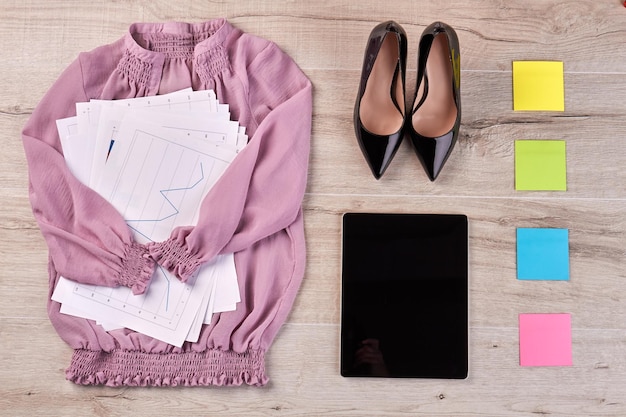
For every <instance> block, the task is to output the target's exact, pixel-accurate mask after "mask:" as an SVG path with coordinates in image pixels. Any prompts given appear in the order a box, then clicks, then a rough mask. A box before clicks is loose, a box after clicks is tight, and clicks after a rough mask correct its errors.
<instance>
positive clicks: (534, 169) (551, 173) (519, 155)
mask: <svg viewBox="0 0 626 417" xmlns="http://www.w3.org/2000/svg"><path fill="white" fill-rule="evenodd" d="M566 172H567V170H566V158H565V141H564V140H516V141H515V189H516V190H523V191H526V190H535V191H536V190H542V191H565V190H567V175H566Z"/></svg>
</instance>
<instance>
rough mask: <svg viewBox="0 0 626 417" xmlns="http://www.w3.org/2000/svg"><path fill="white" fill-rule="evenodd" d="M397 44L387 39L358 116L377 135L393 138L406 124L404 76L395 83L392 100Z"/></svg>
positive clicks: (390, 38) (393, 37) (388, 37)
mask: <svg viewBox="0 0 626 417" xmlns="http://www.w3.org/2000/svg"><path fill="white" fill-rule="evenodd" d="M398 54H399V52H398V40H397V38H396V36H395V35H393V34H388V35H387V36H385V40H384V41H383V44H382V45H381V46H380V51H379V52H378V56H377V58H376V61H375V62H374V67H373V68H372V72H371V73H370V76H369V78H368V80H367V85H366V86H365V92H364V93H363V97H362V98H361V106H360V113H359V116H360V118H361V123H362V124H363V127H365V129H367V130H368V131H369V132H371V133H374V134H376V135H381V136H382V135H391V134H393V133H396V132H397V131H398V130H400V128H401V127H402V123H403V121H404V94H403V85H402V78H401V74H398V80H397V82H396V91H395V95H396V96H395V99H396V102H397V103H398V106H399V107H400V111H398V108H397V107H396V105H395V104H394V102H393V100H392V98H391V94H390V93H391V85H392V83H393V77H394V73H395V70H396V67H397V66H398Z"/></svg>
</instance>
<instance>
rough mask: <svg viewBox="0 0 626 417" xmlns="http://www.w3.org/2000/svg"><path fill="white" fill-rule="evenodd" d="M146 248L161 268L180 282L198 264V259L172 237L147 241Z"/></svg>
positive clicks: (191, 274)
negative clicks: (151, 241)
mask: <svg viewBox="0 0 626 417" xmlns="http://www.w3.org/2000/svg"><path fill="white" fill-rule="evenodd" d="M148 248H149V250H150V255H151V256H152V258H153V259H154V260H155V261H156V262H157V263H158V264H159V265H161V266H162V267H163V268H165V269H167V270H168V271H170V272H172V273H173V274H174V275H176V276H177V277H178V278H179V279H180V280H181V281H182V282H186V281H187V280H188V279H189V278H191V277H192V276H193V274H194V272H196V270H197V269H198V267H199V266H200V261H199V260H198V259H196V258H195V257H194V255H192V254H191V253H189V251H188V250H187V248H186V247H184V246H181V245H180V244H179V243H178V241H176V240H174V239H168V240H166V241H165V242H155V243H149V244H148Z"/></svg>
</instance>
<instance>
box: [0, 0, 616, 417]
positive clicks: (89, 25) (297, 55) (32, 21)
mask: <svg viewBox="0 0 626 417" xmlns="http://www.w3.org/2000/svg"><path fill="white" fill-rule="evenodd" d="M215 17H227V18H228V19H229V20H230V21H231V22H232V23H233V24H234V25H235V26H237V27H239V28H241V29H243V30H245V31H248V32H250V33H253V34H256V35H259V36H263V37H266V38H268V39H271V40H273V41H275V42H276V43H278V44H279V45H280V46H281V47H282V48H283V49H284V50H285V51H286V52H287V53H289V54H290V55H291V56H292V57H293V58H294V60H295V61H296V62H297V63H298V64H299V65H300V66H301V67H302V69H303V70H304V71H305V72H306V74H307V75H308V76H309V77H310V78H311V80H312V82H313V84H314V88H315V92H314V97H315V98H314V100H315V101H314V115H313V136H312V150H311V161H310V162H311V163H310V172H309V184H308V191H307V194H306V197H305V202H304V207H305V216H306V217H305V219H306V233H307V239H308V264H307V270H306V277H305V280H304V284H303V285H302V288H301V291H300V293H299V296H298V298H297V301H296V304H295V306H294V308H293V311H292V313H291V315H290V317H289V319H288V322H287V323H286V324H285V326H284V327H283V328H282V330H281V332H280V334H279V336H278V337H277V339H276V341H275V343H274V345H273V346H272V348H271V349H270V352H269V356H268V363H267V369H268V374H269V376H270V378H271V381H270V383H269V385H268V386H266V387H264V388H252V387H235V388H194V389H191V388H174V389H172V388H170V389H167V388H162V389H155V388H152V389H145V388H128V389H112V388H106V387H96V388H94V387H90V388H89V387H87V388H85V387H80V386H76V385H73V384H72V383H70V382H67V381H65V379H64V369H65V367H66V366H67V365H68V364H69V360H70V356H71V349H70V348H69V347H68V346H67V345H65V344H64V343H63V342H62V341H61V340H60V338H59V337H58V336H57V335H56V333H55V331H54V330H53V328H52V326H51V325H50V323H49V321H48V319H47V315H46V309H45V306H46V297H47V293H48V284H47V279H46V277H47V269H46V263H47V249H46V246H45V244H44V241H43V239H42V237H41V234H40V232H39V229H38V227H37V225H36V223H35V221H34V219H33V216H32V213H31V209H30V205H29V201H28V195H27V188H28V178H27V167H26V161H25V157H24V153H23V149H22V145H21V139H20V132H21V129H22V127H23V125H24V123H25V122H26V120H27V119H28V117H29V115H30V113H31V111H32V110H33V108H34V106H35V105H36V104H37V102H38V101H39V100H40V99H41V97H42V96H43V94H44V93H45V92H46V90H47V89H48V88H49V87H50V85H51V84H52V83H53V82H54V81H55V80H56V78H57V77H58V76H59V74H60V72H61V71H62V70H63V69H64V68H65V67H66V66H67V65H68V64H69V63H70V62H71V61H72V60H73V59H75V58H76V56H77V54H78V53H79V52H81V51H85V50H90V49H92V48H94V47H97V46H99V45H102V44H105V43H108V42H111V41H114V40H116V39H118V38H119V37H121V36H122V34H123V33H124V32H125V31H126V30H127V28H128V26H129V24H131V23H133V22H136V21H147V22H151V21H168V20H178V21H190V22H195V21H202V20H207V19H211V18H215ZM387 19H393V20H396V21H397V22H399V23H401V24H402V25H403V26H404V28H405V29H406V30H407V33H408V37H409V73H408V80H409V82H408V85H409V87H410V88H413V85H414V82H415V76H416V71H415V69H416V55H417V47H416V45H417V41H418V39H419V36H420V34H421V31H422V30H423V29H424V28H425V27H426V26H427V25H428V24H429V23H431V22H433V21H435V20H442V21H445V22H447V23H449V24H450V25H452V26H453V27H455V28H456V30H457V32H458V34H459V38H460V42H461V55H462V56H461V59H462V66H461V68H462V102H463V126H462V131H461V136H460V139H459V142H458V144H457V145H456V148H455V150H454V152H453V153H452V156H451V157H450V159H449V161H448V163H447V165H446V167H445V168H444V170H443V172H442V174H441V176H440V177H439V178H438V179H437V181H436V182H434V183H430V182H429V181H428V179H427V177H426V175H425V173H424V172H423V170H422V168H421V167H420V165H419V163H418V161H417V159H416V157H415V155H414V154H413V151H412V149H411V148H410V146H409V143H408V141H407V142H406V143H404V144H403V145H402V147H401V148H400V150H399V152H398V154H397V156H396V158H395V159H394V161H393V163H392V165H391V167H390V168H389V170H388V171H387V173H386V174H385V176H384V177H383V179H382V180H380V181H376V180H374V178H373V177H372V176H371V174H370V172H369V170H368V168H367V166H366V164H365V162H364V160H363V157H362V156H361V153H360V151H359V148H358V145H357V143H356V140H355V138H354V133H353V126H352V109H353V105H354V99H355V96H356V90H357V85H358V82H359V77H360V67H361V62H362V59H363V51H364V48H365V42H366V40H367V36H368V35H369V32H370V30H371V29H372V28H373V27H374V26H375V25H376V24H377V23H379V22H381V21H384V20H387ZM0 45H2V48H1V49H0V74H1V76H0V97H2V102H1V103H0V137H1V140H2V143H3V146H4V148H3V149H4V151H3V152H2V153H0V175H1V178H2V181H1V182H0V198H1V200H2V204H1V205H0V300H1V302H0V414H1V415H6V416H16V415H24V416H35V415H37V416H39V415H55V416H58V415H63V416H87V415H99V416H127V415H133V416H143V415H145V416H152V415H168V416H170V415H188V416H191V415H194V416H195V415H211V416H217V415H241V416H252V415H264V416H278V415H280V416H296V415H297V416H322V415H324V416H348V415H349V416H365V415H371V416H391V415H407V416H409V415H410V416H412V415H427V416H434V415H464V416H487V415H493V416H505V415H511V416H522V415H535V414H547V415H557V416H590V415H594V416H599V415H607V416H609V415H610V416H617V415H626V272H625V271H626V268H625V266H624V258H625V255H626V238H625V233H626V151H625V147H624V143H625V140H626V69H625V68H626V8H624V7H623V6H622V4H621V0H603V1H599V0H580V1H565V0H533V1H513V0H473V1H440V2H434V1H426V0H403V1H386V2H376V1H372V0H361V1H329V0H320V1H315V2H309V1H299V0H296V1H281V2H274V1H270V0H253V1H229V0H227V1H221V2H204V1H191V0H186V1H163V0H151V1H144V0H136V1H113V0H107V1H102V2H80V1H69V0H63V1H44V0H22V1H16V0H4V1H3V2H2V5H0ZM513 60H560V61H563V62H564V66H565V112H563V113H522V112H514V111H513V110H512V97H511V94H512V82H511V62H512V61H513ZM515 139H562V140H565V141H566V143H567V177H568V180H567V184H568V190H567V191H566V192H520V191H515V189H514V147H513V146H514V140H515ZM346 211H377V212H382V211H389V212H403V213H404V212H416V213H446V212H461V213H464V214H467V215H468V217H469V219H470V269H471V277H470V278H471V285H470V341H471V349H470V350H471V353H470V377H469V378H468V379H467V380H464V381H445V380H385V379H378V380H369V379H344V378H342V377H341V376H340V375H339V363H338V357H339V317H340V307H339V289H340V220H341V214H342V213H344V212H346ZM518 227H558V228H568V229H569V231H570V235H569V239H570V241H569V245H570V269H571V280H570V281H569V282H521V281H518V280H517V279H516V258H515V255H516V250H515V232H516V228H518ZM525 312H526V313H529V312H567V313H571V314H572V338H573V363H574V364H573V366H571V367H558V368H522V367H520V366H519V347H518V325H517V320H518V314H519V313H525Z"/></svg>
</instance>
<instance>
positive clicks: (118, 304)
mask: <svg viewBox="0 0 626 417" xmlns="http://www.w3.org/2000/svg"><path fill="white" fill-rule="evenodd" d="M77 113H78V116H77V117H76V118H74V119H72V120H70V119H67V120H63V121H59V122H58V128H59V132H60V134H61V132H68V131H69V130H68V129H70V128H71V129H74V130H73V132H74V133H75V134H76V135H78V134H79V133H77V132H80V135H82V137H83V139H84V140H86V141H88V142H90V143H89V145H85V144H81V145H80V146H73V142H69V143H68V150H69V151H68V152H67V154H66V159H67V160H68V165H71V164H73V163H75V160H76V158H80V157H82V158H83V159H85V160H89V159H90V157H91V164H90V168H91V173H90V174H91V175H88V178H89V181H88V182H89V184H90V186H92V188H94V189H95V190H96V191H97V192H99V193H100V194H101V195H102V196H103V197H104V198H106V199H107V200H108V201H109V202H111V203H112V204H113V206H115V207H116V208H117V209H118V210H119V211H120V213H121V214H122V215H123V216H124V218H125V219H126V220H127V223H128V225H129V227H130V228H131V229H132V230H133V232H134V234H135V238H136V240H137V241H138V242H141V243H147V242H150V241H163V240H166V239H167V238H168V237H169V235H170V233H171V231H172V230H173V228H175V227H177V226H182V225H190V224H195V223H196V222H197V216H198V208H199V206H200V203H201V201H202V200H203V199H204V197H205V196H206V194H207V192H208V191H209V190H210V188H211V187H212V186H213V185H214V184H215V182H216V181H217V180H218V178H219V177H220V176H221V174H222V173H223V172H224V171H225V169H226V168H227V167H228V165H229V164H230V162H231V161H232V160H233V159H234V158H235V157H236V155H237V152H239V150H241V149H242V148H243V146H245V144H246V143H247V136H246V135H245V128H243V127H240V126H239V125H238V123H237V122H232V121H230V120H228V119H229V113H228V107H227V106H225V105H222V104H220V103H218V102H217V100H216V98H215V94H214V93H213V92H210V91H209V92H190V91H184V92H182V93H175V94H172V95H168V96H157V97H149V98H141V99H131V100H119V101H112V102H101V101H92V102H90V103H81V104H80V105H77ZM71 137H72V136H71V135H66V142H68V138H71ZM112 140H113V141H114V146H112V147H111V144H112V143H113V142H112ZM85 175H86V174H85V172H83V173H82V175H81V178H82V179H81V180H84V179H85ZM238 290H239V288H238V283H237V276H236V270H235V264H234V256H233V255H232V254H228V255H220V256H218V257H217V258H216V259H215V260H213V262H211V263H210V264H206V265H203V267H202V268H200V270H199V271H198V272H197V274H196V276H194V277H193V278H192V279H190V280H188V282H187V283H185V284H183V283H181V282H180V281H179V280H178V279H176V278H175V277H174V276H173V275H172V274H170V273H169V272H167V271H165V270H164V269H163V268H161V267H160V266H158V265H157V269H156V271H155V274H154V275H153V277H152V279H151V281H150V285H149V288H148V290H147V291H146V293H145V294H143V295H140V296H135V295H133V294H132V293H131V291H130V289H128V288H126V287H123V288H114V289H113V288H108V287H98V286H89V285H82V284H77V283H74V282H72V281H70V280H66V279H64V278H62V279H61V280H60V282H59V284H58V285H57V287H56V289H55V292H54V294H53V300H55V301H58V302H60V303H62V307H61V312H62V313H66V314H72V315H78V316H80V317H85V318H89V319H93V320H96V321H97V322H98V323H102V325H103V326H105V328H106V329H114V328H118V327H120V326H122V327H128V328H130V329H133V330H136V331H139V332H142V333H145V334H148V335H150V336H152V337H155V338H157V339H160V340H164V341H166V342H167V343H170V344H173V345H175V346H180V345H181V344H182V343H183V341H185V340H189V341H195V340H197V337H198V335H199V333H200V329H201V325H202V323H203V322H204V323H207V324H210V321H211V317H212V314H213V312H221V311H230V310H233V309H234V308H235V307H236V303H237V302H239V301H240V298H239V291H238Z"/></svg>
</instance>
